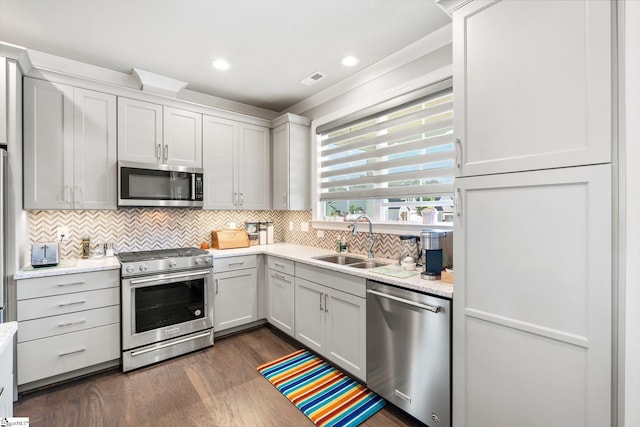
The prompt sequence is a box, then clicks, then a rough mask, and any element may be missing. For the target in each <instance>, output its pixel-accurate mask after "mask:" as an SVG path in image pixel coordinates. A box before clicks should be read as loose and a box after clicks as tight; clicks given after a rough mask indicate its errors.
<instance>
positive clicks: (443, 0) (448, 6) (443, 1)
mask: <svg viewBox="0 0 640 427" xmlns="http://www.w3.org/2000/svg"><path fill="white" fill-rule="evenodd" d="M471 1H472V0H435V2H436V4H437V5H438V6H439V7H440V9H442V10H444V11H445V12H446V13H447V15H449V16H451V15H452V14H453V12H454V11H456V10H457V9H460V8H461V7H462V6H464V5H465V4H467V3H471Z"/></svg>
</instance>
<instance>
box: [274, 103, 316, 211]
mask: <svg viewBox="0 0 640 427" xmlns="http://www.w3.org/2000/svg"><path fill="white" fill-rule="evenodd" d="M309 123H310V121H309V119H307V118H306V117H301V116H294V115H293V114H286V115H285V116H282V117H281V118H278V119H276V120H274V125H275V127H274V129H273V144H272V149H273V162H272V170H273V193H272V201H271V206H272V209H275V210H309V209H311V201H310V198H309V194H310V193H311V191H310V172H309V171H310V170H311V168H310V164H309V162H310V158H309V156H310V146H311V141H310V134H309V132H310V131H309Z"/></svg>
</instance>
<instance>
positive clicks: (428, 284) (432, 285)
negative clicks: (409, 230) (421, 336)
mask: <svg viewBox="0 0 640 427" xmlns="http://www.w3.org/2000/svg"><path fill="white" fill-rule="evenodd" d="M209 253H211V254H212V255H213V258H214V264H215V259H216V258H224V257H231V256H237V255H260V254H266V255H274V256H278V257H281V258H285V259H289V260H292V261H295V262H302V263H305V264H309V265H315V266H317V267H323V268H327V269H330V270H334V271H340V272H343V273H348V274H351V275H354V276H359V277H364V278H366V279H372V280H378V281H381V282H384V283H388V284H391V285H396V286H400V287H403V288H406V289H411V290H416V291H419V292H426V293H429V294H432V295H437V296H441V297H445V298H453V285H452V284H450V283H445V282H441V281H440V280H424V279H422V278H421V277H420V271H419V270H416V271H415V273H416V274H415V275H414V276H412V277H408V278H405V279H401V278H397V277H393V276H388V275H384V274H378V273H375V272H372V271H371V270H367V269H359V268H353V267H349V266H347V265H339V264H333V263H330V262H326V261H320V260H317V259H314V257H317V256H321V255H331V254H336V252H335V251H332V250H329V249H322V248H316V247H313V246H301V245H294V244H290V243H276V244H273V245H256V246H249V247H248V248H238V249H224V250H222V249H209ZM347 255H355V256H358V257H363V256H362V255H360V254H347ZM374 260H376V261H379V262H383V263H389V268H392V269H397V270H398V271H400V266H398V265H397V264H396V263H395V260H389V259H381V258H374ZM119 268H120V262H119V261H118V258H117V257H114V256H113V257H102V258H89V259H71V260H63V261H62V262H61V263H60V264H59V265H57V266H55V267H39V268H33V267H31V266H29V267H25V268H23V269H22V270H20V271H18V272H17V273H16V274H15V275H14V276H13V278H14V280H21V279H31V278H35V277H46V276H58V275H63V274H75V273H86V272H92V271H101V270H116V269H119Z"/></svg>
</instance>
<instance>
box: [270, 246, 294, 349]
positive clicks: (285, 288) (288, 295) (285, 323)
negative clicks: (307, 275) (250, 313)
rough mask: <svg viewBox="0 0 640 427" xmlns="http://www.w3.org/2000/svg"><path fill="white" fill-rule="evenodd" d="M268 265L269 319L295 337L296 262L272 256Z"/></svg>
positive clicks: (271, 322)
mask: <svg viewBox="0 0 640 427" xmlns="http://www.w3.org/2000/svg"><path fill="white" fill-rule="evenodd" d="M267 267H268V269H267V288H268V289H267V318H268V319H267V320H268V321H269V323H270V324H272V325H273V326H275V327H276V328H278V329H280V330H281V331H282V332H284V333H285V334H287V335H289V336H291V337H294V336H295V330H294V321H295V317H294V283H295V278H294V276H293V274H294V262H293V261H289V260H286V259H281V258H277V257H273V256H270V257H269V258H268V260H267Z"/></svg>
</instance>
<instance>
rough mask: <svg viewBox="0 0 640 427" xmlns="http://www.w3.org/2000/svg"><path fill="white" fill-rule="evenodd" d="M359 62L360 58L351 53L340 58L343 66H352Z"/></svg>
mask: <svg viewBox="0 0 640 427" xmlns="http://www.w3.org/2000/svg"><path fill="white" fill-rule="evenodd" d="M359 62H360V58H358V57H357V56H353V55H348V56H345V57H344V58H342V59H341V60H340V63H341V64H342V65H344V66H345V67H353V66H354V65H356V64H357V63H359Z"/></svg>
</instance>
